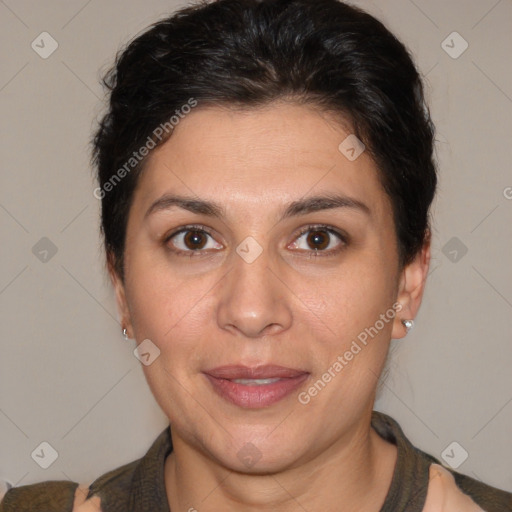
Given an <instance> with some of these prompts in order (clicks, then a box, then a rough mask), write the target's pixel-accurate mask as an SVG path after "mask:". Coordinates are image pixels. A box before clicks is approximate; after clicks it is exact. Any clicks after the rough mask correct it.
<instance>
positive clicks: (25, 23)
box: [0, 0, 512, 491]
mask: <svg viewBox="0 0 512 512" xmlns="http://www.w3.org/2000/svg"><path fill="white" fill-rule="evenodd" d="M354 3H355V4H356V5H358V6H361V7H363V8H366V9H367V10H369V11H370V12H371V13H372V14H375V15H376V16H377V17H379V18H380V19H381V20H382V21H384V22H385V23H386V24H387V25H388V27H389V28H390V29H391V30H392V31H394V32H395V33H396V34H397V35H398V36H399V37H400V38H401V39H402V40H403V41H404V42H405V43H406V44H407V45H408V47H409V48H410V49H411V52H412V53H413V55H414V57H415V58H416V60H417V63H418V66H419V67H420V69H421V71H422V72H423V74H424V75H425V76H426V80H427V93H428V97H429V99H430V101H431V104H432V114H433V118H434V121H435V123H436V125H437V129H438V135H437V138H438V148H437V151H438V159H439V167H440V186H439V193H438V197H437V199H436V201H435V204H434V210H433V212H434V216H435V224H434V240H433V258H432V265H431V273H430V276H429V281H428V284H427V289H426V295H425V298H424V302H423V305H422V308H421V311H420V314H419V315H418V317H417V319H416V320H417V322H416V324H417V325H416V327H415V329H414V330H413V331H412V332H411V333H410V334H409V336H408V337H407V338H406V339H404V340H402V341H393V345H394V346H395V353H394V355H393V359H392V362H391V366H390V375H389V377H388V379H387V381H386V383H385V385H384V387H383V393H382V395H381V397H380V398H379V400H378V402H377V404H376V408H377V409H379V410H381V411H384V412H387V413H388V414H390V415H391V416H393V417H394V418H395V419H397V420H398V421H399V423H400V424H401V426H402V428H403V429H404V431H405V433H406V434H407V435H408V436H409V438H410V439H411V441H412V442H413V443H414V444H416V445H417V446H418V447H420V448H422V449H423V450H425V451H427V452H429V453H431V454H433V455H434V456H436V457H437V458H441V456H442V453H443V451H444V450H445V449H446V448H447V447H448V446H449V445H450V444H451V443H452V442H454V441H456V442H457V443H459V445H460V446H461V447H462V448H463V449H464V450H466V451H467V452H468V458H467V459H466V460H465V461H464V462H463V463H462V464H461V465H460V467H459V468H458V471H460V472H463V473H466V474H468V475H470V476H472V477H474V478H478V479H481V480H483V481H485V482H486V483H489V484H492V485H495V486H497V487H501V488H504V489H507V490H509V491H512V464H511V461H512V436H511V430H512V429H511V426H512V377H511V367H512V364H511V363H512V344H511V343H510V341H511V332H512V329H511V327H512V315H511V313H512V309H511V308H512V266H511V264H510V262H511V261H512V243H511V239H512V222H511V212H512V188H507V187H512V173H511V172H510V167H511V161H512V154H511V153H512V152H511V146H512V144H511V140H510V136H511V119H512V73H511V70H510V50H511V49H512V40H511V39H512V31H511V30H510V27H511V26H512V2H511V1H510V0H500V1H497V0H479V1H474V2H473V1H469V0H451V1H444V0H435V1H432V0H415V1H414V2H413V1H412V0H410V1H409V0H387V1H386V2H377V1H369V0H364V1H357V2H354ZM180 5H184V3H183V2H172V1H163V0H144V1H135V0H131V1H126V0H124V1H121V0H108V1H101V2H100V1H98V0H90V1H87V0H72V1H65V2H64V1H60V2H58V1H51V0H45V1H36V0H16V1H15V0H5V1H2V2H0V28H1V30H0V43H1V44H0V48H1V52H2V66H1V69H0V105H1V112H2V116H1V121H0V122H1V134H2V136H1V160H0V161H1V165H2V173H1V188H0V225H1V233H2V252H1V261H0V268H1V277H0V308H1V319H0V325H1V338H0V339H1V343H2V345H1V356H0V357H1V359H0V360H1V367H0V369H1V381H0V390H1V391H0V398H1V403H0V407H1V410H0V428H1V436H0V448H1V461H2V463H1V466H0V478H3V479H6V480H8V481H9V482H11V483H12V484H14V485H24V484H30V483H34V482H38V481H41V480H50V479H57V480H62V479H71V480H73V481H80V482H82V483H90V482H91V481H92V480H93V479H94V478H95V477H97V476H99V475H100V474H102V473H103V472H105V471H107V470H109V469H113V468H115V467H118V466H120V465H121V464H124V463H127V462H129V461H132V460H134V459H136V458H138V457H140V456H142V455H143V454H144V453H145V452H146V450H147V448H148V447H149V445H150V444H151V442H152V441H153V440H154V439H155V438H156V436H157V435H158V433H160V432H161V430H163V428H165V426H166V418H165V416H164V415H163V413H162V412H161V411H160V409H159V408H158V406H157V404H156V402H155V401H154V399H153V397H152V395H151V393H150V392H149V390H148V387H147V384H146V382H145V380H144V377H143V373H142V369H141V367H140V363H139V361H138V360H137V359H136V358H135V357H134V355H133V353H132V351H133V349H134V347H135V342H134V341H133V340H132V341H130V342H125V341H124V340H123V339H122V337H121V332H120V326H119V322H118V315H117V312H116V307H115V303H114V297H113V293H112V291H111V289H110V286H109V282H108V280H107V277H106V274H105V272H104V268H103V254H102V252H101V245H100V240H99V235H98V224H99V221H98V211H99V210H98V209H99V203H98V201H97V200H96V199H95V198H94V197H93V194H92V191H93V188H94V186H95V184H94V181H93V173H92V170H91V168H90V165H89V147H88V142H89V139H90V137H91V129H92V127H93V126H94V122H95V118H96V117H97V116H98V115H99V113H100V112H101V111H102V108H103V103H102V102H103V92H102V89H101V86H100V85H99V76H100V74H101V73H102V72H103V71H104V70H105V69H106V66H107V65H108V64H110V63H111V61H112V58H113V56H114V54H115V52H116V51H117V49H118V48H119V47H120V45H122V44H123V43H125V42H127V41H128V40H129V39H130V38H131V37H133V36H134V35H135V34H137V33H138V32H139V31H141V30H143V29H144V28H145V27H146V26H148V25H149V24H150V23H152V22H153V21H156V20H157V19H158V18H160V17H161V16H163V15H165V14H166V13H169V12H171V11H172V10H173V9H174V8H176V7H177V6H180ZM43 31H46V32H49V33H50V34H51V36H52V37H53V38H54V39H55V40H56V41H57V42H58V45H59V46H58V48H57V50H56V51H55V52H54V53H53V54H52V55H50V56H49V57H48V58H47V59H43V58H41V57H40V56H39V54H38V53H36V52H35V51H34V50H33V49H32V47H31V43H32V41H34V40H35V41H36V43H38V42H39V43H38V44H39V46H40V47H41V46H43V44H42V43H41V42H40V41H41V38H40V37H38V36H39V34H41V33H42V32H43ZM454 31H457V32H458V33H459V34H461V36H462V37H463V38H464V39H465V40H466V41H467V43H468V44H469V47H468V48H467V50H466V51H465V52H464V53H462V55H460V56H459V57H458V58H453V57H452V56H450V55H449V54H448V53H447V52H446V51H445V49H443V45H442V42H443V41H444V40H445V39H446V38H447V36H448V35H449V34H451V33H452V32H454ZM45 37H46V36H45ZM45 41H46V42H45V43H44V49H43V48H40V50H39V51H43V50H44V51H48V49H49V48H50V45H49V40H47V39H46V40H45ZM461 42H462V41H461V40H458V39H453V37H452V38H451V39H450V38H448V40H447V42H446V43H445V44H444V47H445V48H446V45H448V46H451V47H452V48H451V49H449V48H447V49H448V50H449V51H451V52H452V53H453V52H459V51H460V50H461V48H462V46H461ZM43 237H46V238H48V239H49V240H51V242H52V244H54V246H55V248H56V249H57V252H56V253H55V254H54V255H52V252H51V250H50V252H48V253H47V254H46V253H44V249H45V247H46V248H47V249H48V244H49V243H48V241H46V240H43V241H42V242H40V239H41V238H43ZM38 243H39V245H36V244H38ZM34 246H35V247H36V248H35V249H33V248H34ZM464 247H466V248H467V253H466V254H464V255H463V252H464ZM454 251H455V252H454ZM461 256H462V257H461ZM45 259H46V261H44V260H45ZM43 441H46V442H48V443H50V445H51V446H53V447H54V449H55V450H56V451H57V452H58V458H57V460H56V461H55V462H54V463H53V464H52V465H51V466H50V467H49V468H48V469H42V468H40V467H39V465H38V464H36V462H35V461H34V460H33V459H32V457H31V453H32V452H33V451H34V450H35V449H36V448H37V447H39V445H40V443H41V442H43ZM47 453H48V452H47ZM448 454H449V456H450V457H451V458H452V460H455V459H457V460H459V461H460V458H461V457H462V455H463V452H462V451H461V448H459V447H458V446H455V448H454V451H453V452H452V451H451V450H448Z"/></svg>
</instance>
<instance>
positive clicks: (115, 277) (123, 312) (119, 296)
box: [107, 256, 134, 338]
mask: <svg viewBox="0 0 512 512" xmlns="http://www.w3.org/2000/svg"><path fill="white" fill-rule="evenodd" d="M107 266H108V273H109V275H110V280H111V281H112V286H113V287H114V292H115V294H116V303H117V310H118V311H119V315H120V317H121V328H122V329H126V335H127V336H128V338H133V337H134V336H133V327H132V321H131V317H130V310H129V308H128V303H127V301H126V293H125V288H124V283H123V280H122V279H121V277H120V276H119V274H118V272H117V270H116V269H115V264H114V256H109V257H108V263H107Z"/></svg>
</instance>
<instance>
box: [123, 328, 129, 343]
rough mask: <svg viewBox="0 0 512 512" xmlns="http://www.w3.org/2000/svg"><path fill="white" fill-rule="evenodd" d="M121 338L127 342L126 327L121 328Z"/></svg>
mask: <svg viewBox="0 0 512 512" xmlns="http://www.w3.org/2000/svg"><path fill="white" fill-rule="evenodd" d="M123 338H124V339H125V340H126V341H128V332H127V330H126V327H123Z"/></svg>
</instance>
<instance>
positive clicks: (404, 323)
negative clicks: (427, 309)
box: [402, 320, 414, 332]
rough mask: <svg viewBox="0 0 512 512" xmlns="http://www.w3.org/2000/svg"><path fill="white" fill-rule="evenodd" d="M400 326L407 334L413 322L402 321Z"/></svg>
mask: <svg viewBox="0 0 512 512" xmlns="http://www.w3.org/2000/svg"><path fill="white" fill-rule="evenodd" d="M402 325H403V326H404V327H405V329H406V330H407V332H409V331H410V330H411V329H412V328H413V327H414V320H402Z"/></svg>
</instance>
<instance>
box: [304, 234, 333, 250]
mask: <svg viewBox="0 0 512 512" xmlns="http://www.w3.org/2000/svg"><path fill="white" fill-rule="evenodd" d="M330 237H331V235H330V234H329V233H327V231H322V230H316V231H310V232H309V235H308V236H307V243H308V244H309V246H310V247H311V249H320V250H323V249H325V248H326V247H328V245H329V242H330Z"/></svg>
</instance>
